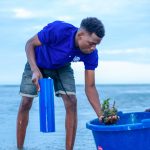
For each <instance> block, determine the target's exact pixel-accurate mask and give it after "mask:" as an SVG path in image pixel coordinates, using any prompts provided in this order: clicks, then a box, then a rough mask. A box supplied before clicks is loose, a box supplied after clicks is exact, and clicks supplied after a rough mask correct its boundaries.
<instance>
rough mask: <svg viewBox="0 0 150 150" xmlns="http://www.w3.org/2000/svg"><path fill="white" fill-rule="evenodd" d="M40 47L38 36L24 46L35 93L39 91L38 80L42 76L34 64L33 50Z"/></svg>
mask: <svg viewBox="0 0 150 150" xmlns="http://www.w3.org/2000/svg"><path fill="white" fill-rule="evenodd" d="M40 45H41V42H40V40H39V38H38V36H37V35H35V36H33V37H32V38H31V39H29V40H28V41H27V43H26V46H25V51H26V55H27V59H28V62H29V64H30V67H31V71H32V72H33V75H32V82H33V83H34V84H35V86H36V89H37V91H39V90H40V87H39V83H38V80H39V79H40V78H42V74H41V72H40V70H39V68H38V66H37V64H36V60H35V51H34V49H35V47H36V46H40Z"/></svg>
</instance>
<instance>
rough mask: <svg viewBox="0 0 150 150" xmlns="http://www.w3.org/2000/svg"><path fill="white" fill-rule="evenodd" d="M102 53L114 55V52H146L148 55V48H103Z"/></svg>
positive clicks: (149, 50)
mask: <svg viewBox="0 0 150 150" xmlns="http://www.w3.org/2000/svg"><path fill="white" fill-rule="evenodd" d="M101 53H102V54H108V55H116V54H146V55H148V54H149V55H150V49H149V48H127V49H117V50H104V51H101Z"/></svg>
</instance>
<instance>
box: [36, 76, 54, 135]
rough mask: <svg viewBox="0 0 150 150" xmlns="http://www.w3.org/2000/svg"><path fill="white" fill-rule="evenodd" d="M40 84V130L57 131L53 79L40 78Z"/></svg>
mask: <svg viewBox="0 0 150 150" xmlns="http://www.w3.org/2000/svg"><path fill="white" fill-rule="evenodd" d="M39 84H40V93H39V114H40V131H41V132H55V111H54V91H53V80H52V79H50V78H48V79H47V78H42V79H40V80H39Z"/></svg>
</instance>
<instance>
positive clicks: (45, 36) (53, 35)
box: [37, 21, 60, 44]
mask: <svg viewBox="0 0 150 150" xmlns="http://www.w3.org/2000/svg"><path fill="white" fill-rule="evenodd" d="M59 25H60V21H55V22H52V23H49V24H48V25H47V26H45V27H44V28H43V29H42V30H41V31H40V32H38V34H37V35H38V38H39V40H40V42H41V43H42V44H48V43H52V42H56V41H57V39H58V37H59V36H58V33H59V31H58V29H59V28H58V26H59Z"/></svg>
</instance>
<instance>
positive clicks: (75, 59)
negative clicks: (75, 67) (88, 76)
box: [72, 56, 80, 62]
mask: <svg viewBox="0 0 150 150" xmlns="http://www.w3.org/2000/svg"><path fill="white" fill-rule="evenodd" d="M72 61H73V62H77V61H80V57H78V56H75V57H74V58H73V60H72Z"/></svg>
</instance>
